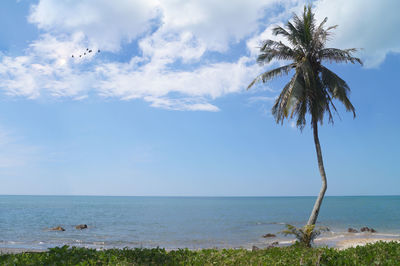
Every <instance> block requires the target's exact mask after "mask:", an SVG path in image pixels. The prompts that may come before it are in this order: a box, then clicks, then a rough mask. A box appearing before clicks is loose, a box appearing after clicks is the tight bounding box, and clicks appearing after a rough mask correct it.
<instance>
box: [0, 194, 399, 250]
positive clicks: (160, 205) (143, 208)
mask: <svg viewBox="0 0 400 266" xmlns="http://www.w3.org/2000/svg"><path fill="white" fill-rule="evenodd" d="M314 200H315V198H314V197H109V196H107V197H102V196H0V248H23V249H39V250H41V249H47V248H48V247H54V246H60V245H74V246H83V247H91V248H97V249H101V248H111V247H117V248H123V247H148V248H152V247H163V248H166V249H177V248H190V249H198V248H213V247H217V248H239V247H242V248H251V247H252V246H253V245H256V246H259V247H263V246H268V245H269V244H271V243H272V242H275V241H278V242H280V244H283V245H285V244H288V243H290V241H291V238H290V237H284V236H282V235H281V234H277V232H279V231H281V230H283V229H284V224H286V223H288V224H292V225H295V226H302V225H304V224H305V223H306V221H307V219H308V216H309V214H310V211H311V209H312V206H313V203H314ZM399 222H400V196H354V197H326V198H325V199H324V202H323V205H322V209H321V213H320V217H319V220H318V223H317V226H327V227H329V229H330V232H327V233H325V235H323V236H322V237H323V239H325V241H324V242H321V244H324V245H334V244H335V241H337V240H342V239H345V238H348V237H351V235H350V234H348V233H347V229H348V228H349V227H352V228H356V229H359V228H361V227H364V226H368V227H372V228H374V229H375V230H377V231H378V234H380V235H381V236H390V237H399V235H400V223H399ZM78 224H87V225H88V228H87V229H83V230H77V229H76V228H75V226H76V225H78ZM57 226H61V227H63V228H64V229H65V231H50V230H48V229H49V228H52V227H57ZM267 233H272V234H276V235H277V237H276V238H263V237H262V236H263V235H265V234H267Z"/></svg>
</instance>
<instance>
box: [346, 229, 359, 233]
mask: <svg viewBox="0 0 400 266" xmlns="http://www.w3.org/2000/svg"><path fill="white" fill-rule="evenodd" d="M347 232H349V233H358V231H357V230H356V229H354V228H349V229H347Z"/></svg>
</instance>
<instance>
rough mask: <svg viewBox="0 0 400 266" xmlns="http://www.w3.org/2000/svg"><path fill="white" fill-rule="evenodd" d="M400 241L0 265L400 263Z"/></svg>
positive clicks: (5, 259)
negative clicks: (346, 247) (345, 246)
mask: <svg viewBox="0 0 400 266" xmlns="http://www.w3.org/2000/svg"><path fill="white" fill-rule="evenodd" d="M399 261H400V243H397V242H389V243H385V242H378V243H375V244H368V245H366V246H363V247H356V248H348V249H345V250H337V249H334V248H321V247H319V248H307V247H305V246H303V245H293V246H290V247H273V248H268V249H260V250H256V251H250V250H245V249H203V250H188V249H179V250H174V251H166V250H165V249H162V248H154V249H142V248H135V249H128V248H125V249H108V250H100V251H96V250H94V249H87V248H77V247H68V246H63V247H56V248H51V249H49V250H48V251H46V252H25V253H20V254H3V255H0V265H399Z"/></svg>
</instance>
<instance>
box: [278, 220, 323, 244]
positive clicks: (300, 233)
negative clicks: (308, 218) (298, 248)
mask: <svg viewBox="0 0 400 266" xmlns="http://www.w3.org/2000/svg"><path fill="white" fill-rule="evenodd" d="M324 231H329V229H328V228H315V225H314V224H311V225H305V226H303V228H297V227H296V226H293V225H291V224H287V225H286V230H283V231H282V232H280V233H282V234H284V235H285V236H287V235H294V236H295V237H296V239H297V242H298V243H299V244H300V245H304V246H305V247H308V248H310V247H311V245H312V243H313V241H314V239H315V238H317V236H319V235H320V234H321V233H322V232H324Z"/></svg>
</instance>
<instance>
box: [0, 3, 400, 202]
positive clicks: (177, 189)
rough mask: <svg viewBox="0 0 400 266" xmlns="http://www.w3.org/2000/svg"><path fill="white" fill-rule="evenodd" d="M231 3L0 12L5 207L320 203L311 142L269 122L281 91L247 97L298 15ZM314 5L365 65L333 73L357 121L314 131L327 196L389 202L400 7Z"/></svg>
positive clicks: (0, 161)
mask: <svg viewBox="0 0 400 266" xmlns="http://www.w3.org/2000/svg"><path fill="white" fill-rule="evenodd" d="M349 2H350V3H349ZM229 3H230V5H226V2H225V1H204V0H203V1H156V0H154V1H153V0H152V1H139V0H131V1H127V0H126V1H124V0H120V1H112V3H111V2H110V1H107V0H104V1H103V0H101V1H100V0H96V1H94V0H93V1H92V0H85V1H75V0H74V1H66V0H65V1H64V0H60V1H50V0H40V1H27V0H21V1H13V0H8V1H1V3H0V5H1V8H0V12H1V13H0V14H1V16H0V21H1V24H2V25H3V26H2V27H1V29H0V79H1V84H0V102H1V104H0V182H1V186H0V194H56V195H58V194H62V195H177V196H189V195H196V196H286V195H289V196H295V195H316V194H317V193H318V191H319V188H320V176H319V173H318V168H317V160H316V155H315V148H314V143H313V138H312V134H311V133H312V132H311V130H310V128H309V127H307V128H305V129H304V130H303V132H300V131H299V130H298V129H296V128H295V127H293V124H292V123H291V122H290V121H289V122H285V123H284V125H283V126H281V125H277V124H276V123H275V122H274V119H273V117H272V116H271V114H270V109H271V106H272V103H273V99H274V97H276V95H277V93H278V92H279V90H280V89H281V88H282V85H283V84H284V83H285V81H287V77H283V78H281V79H277V80H275V81H273V82H271V83H269V84H266V85H259V86H257V87H255V88H254V89H252V90H251V91H246V89H245V88H246V86H247V85H248V83H249V82H251V80H252V78H254V77H255V76H256V75H257V74H258V73H261V71H263V70H267V69H270V68H272V67H274V66H277V65H279V64H280V62H274V63H272V64H271V65H267V66H264V67H260V66H258V65H257V64H256V63H255V60H254V59H255V58H256V56H257V49H256V47H257V44H258V43H259V42H260V40H263V39H268V38H275V37H274V36H272V34H271V32H270V29H271V27H272V26H273V25H276V24H280V23H282V22H285V21H286V20H287V19H288V18H290V16H291V14H292V12H299V11H300V10H301V9H302V6H303V5H304V1H300V0H288V1H278V0H264V1H259V0H257V1H230V2H229ZM361 3H362V4H361ZM313 4H314V8H315V11H316V12H317V19H318V20H321V19H322V18H323V17H325V16H327V17H328V18H329V20H328V24H329V25H334V24H339V28H338V29H337V31H336V35H335V38H334V39H332V41H331V42H330V45H332V46H334V47H339V48H350V47H360V48H363V50H362V51H361V52H360V53H359V54H358V56H360V57H361V58H362V59H363V60H364V62H365V65H364V66H363V67H360V66H356V65H335V64H333V65H329V64H328V65H329V67H330V68H331V69H332V70H334V71H335V72H336V73H338V74H339V75H340V76H341V77H343V78H344V79H345V80H346V81H347V82H348V84H349V85H350V87H351V89H352V94H351V100H352V102H353V105H354V106H355V107H356V111H357V118H356V119H353V118H352V115H351V114H350V113H346V112H345V111H344V110H343V108H341V107H340V108H339V109H340V118H339V117H336V119H335V121H336V122H335V124H334V126H332V125H330V124H327V123H326V124H324V125H323V126H322V127H321V128H320V141H321V144H322V149H323V155H324V159H325V166H326V172H327V177H328V192H327V194H328V195H398V194H399V187H400V178H399V177H400V170H399V167H398V162H399V159H400V156H399V149H400V142H399V140H398V136H400V118H399V116H398V114H397V113H398V109H397V106H398V99H399V98H400V92H399V90H398V86H399V85H398V84H399V75H398V73H399V63H400V54H399V53H400V36H399V34H398V28H399V26H400V19H399V18H398V16H397V14H396V12H397V10H399V8H400V4H399V2H398V1H396V0H393V1H389V0H387V1H375V2H372V1H371V2H369V3H368V4H365V2H364V1H361V0H355V1H344V0H338V1H335V3H333V1H323V0H318V1H314V2H313ZM366 16H367V17H368V18H369V19H368V20H365V17H366ZM87 47H89V48H90V49H93V50H97V49H100V50H101V52H100V53H91V54H88V55H87V56H84V57H83V58H76V57H75V58H72V57H71V55H72V54H75V55H78V54H82V53H83V52H84V51H85V50H86V48H87Z"/></svg>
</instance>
